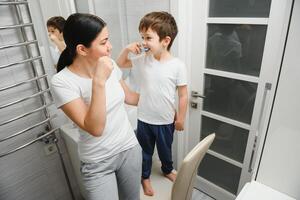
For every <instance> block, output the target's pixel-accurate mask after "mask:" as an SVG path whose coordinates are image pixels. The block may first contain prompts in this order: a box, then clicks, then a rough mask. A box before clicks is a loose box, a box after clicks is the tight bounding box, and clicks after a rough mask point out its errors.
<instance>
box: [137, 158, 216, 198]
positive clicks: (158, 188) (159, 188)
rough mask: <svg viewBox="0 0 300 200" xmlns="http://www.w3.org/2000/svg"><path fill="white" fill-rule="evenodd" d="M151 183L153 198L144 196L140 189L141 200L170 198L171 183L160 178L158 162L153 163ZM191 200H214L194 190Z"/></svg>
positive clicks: (162, 177)
mask: <svg viewBox="0 0 300 200" xmlns="http://www.w3.org/2000/svg"><path fill="white" fill-rule="evenodd" d="M151 183H152V187H153V189H154V192H155V193H154V196H152V197H149V196H145V195H144V193H143V189H142V188H141V200H169V199H170V196H171V188H172V182H171V181H169V180H168V179H166V178H165V177H164V176H162V174H161V171H160V162H159V161H154V162H153V167H152V174H151ZM192 199H193V200H214V199H212V198H211V197H209V196H207V195H205V194H203V193H202V192H200V191H199V190H196V189H194V192H193V197H192Z"/></svg>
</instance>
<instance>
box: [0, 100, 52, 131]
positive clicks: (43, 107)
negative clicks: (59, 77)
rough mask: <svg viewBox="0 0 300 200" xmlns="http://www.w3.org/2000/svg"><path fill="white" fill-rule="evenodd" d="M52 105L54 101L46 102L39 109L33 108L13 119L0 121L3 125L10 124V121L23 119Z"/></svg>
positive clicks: (0, 124)
mask: <svg viewBox="0 0 300 200" xmlns="http://www.w3.org/2000/svg"><path fill="white" fill-rule="evenodd" d="M51 105H53V103H50V104H46V105H44V106H42V107H39V108H37V109H35V110H32V111H30V112H27V113H24V114H22V115H19V116H17V117H14V118H12V119H9V120H7V121H4V122H1V123H0V126H3V125H5V124H8V123H11V122H13V121H16V120H18V119H21V118H23V117H26V116H28V115H31V114H33V113H36V112H39V111H41V110H44V109H46V108H47V107H49V106H51Z"/></svg>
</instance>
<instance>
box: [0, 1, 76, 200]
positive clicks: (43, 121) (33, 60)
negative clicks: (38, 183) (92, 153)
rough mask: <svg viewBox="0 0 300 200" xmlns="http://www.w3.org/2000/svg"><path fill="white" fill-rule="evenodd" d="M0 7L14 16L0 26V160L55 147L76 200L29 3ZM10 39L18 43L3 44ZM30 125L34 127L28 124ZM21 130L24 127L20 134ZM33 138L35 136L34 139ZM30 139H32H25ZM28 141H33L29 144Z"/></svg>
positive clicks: (8, 4)
mask: <svg viewBox="0 0 300 200" xmlns="http://www.w3.org/2000/svg"><path fill="white" fill-rule="evenodd" d="M0 7H2V8H3V7H5V9H10V10H12V12H10V13H13V14H12V15H11V16H5V17H7V19H8V18H11V20H6V21H11V24H5V25H2V24H1V25H0V56H1V57H0V79H2V81H0V113H1V115H0V159H1V158H2V157H6V156H9V155H11V154H13V153H15V152H17V151H20V150H22V149H24V148H26V147H28V146H30V145H32V144H34V143H36V142H39V141H48V142H49V141H50V142H53V143H55V145H56V148H57V150H58V154H59V158H60V162H61V164H62V168H63V171H64V175H65V178H66V181H67V184H68V189H69V191H70V194H71V197H72V199H73V200H74V199H75V197H74V194H73V191H72V188H71V184H70V181H69V178H68V176H67V173H66V167H65V164H64V160H63V158H62V155H61V152H60V149H59V146H58V143H57V142H58V138H57V137H56V135H55V133H58V128H53V125H52V124H51V120H52V119H53V118H55V117H56V115H50V114H49V113H50V112H49V107H50V106H52V105H53V98H52V96H51V92H50V88H49V84H48V81H47V74H46V72H45V68H44V65H43V61H42V56H41V53H40V50H39V47H38V41H37V37H36V34H35V30H34V25H33V22H32V19H31V15H30V10H29V6H28V2H27V1H25V0H22V1H0ZM0 12H1V11H0ZM2 17H3V16H1V18H2ZM11 35H15V38H17V41H14V40H15V39H12V40H9V39H8V40H7V41H6V40H5V41H3V40H4V39H3V38H10V36H11ZM2 36H5V37H2ZM16 52H20V56H19V55H18V53H17V55H16ZM2 57H3V58H4V59H2ZM4 61H6V62H5V63H4ZM19 72H20V73H19ZM21 73H23V74H21ZM12 74H13V76H12ZM19 75H20V76H19ZM9 77H12V78H9ZM13 77H14V78H13ZM18 77H19V78H20V79H24V77H25V79H24V80H19V78H18ZM7 83H8V84H7ZM5 84H7V85H5ZM23 94H24V95H23ZM15 113H17V115H16V116H14V114H15ZM7 116H9V117H8V118H7ZM33 116H34V117H33ZM25 122H26V123H25ZM29 122H33V123H31V124H29ZM28 124H29V125H28ZM20 127H22V128H21V130H19V129H20ZM33 130H35V131H33ZM37 130H38V131H37ZM37 132H38V133H37ZM33 134H35V135H34V136H32V135H33ZM29 135H30V137H26V136H29ZM28 138H30V140H29V141H28V140H27V139H28ZM11 156H13V155H11Z"/></svg>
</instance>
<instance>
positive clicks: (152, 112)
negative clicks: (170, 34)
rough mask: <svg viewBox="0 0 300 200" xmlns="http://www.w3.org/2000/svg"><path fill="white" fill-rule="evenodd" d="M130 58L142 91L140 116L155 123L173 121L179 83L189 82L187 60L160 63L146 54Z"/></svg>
mask: <svg viewBox="0 0 300 200" xmlns="http://www.w3.org/2000/svg"><path fill="white" fill-rule="evenodd" d="M131 61H132V65H133V68H132V73H133V75H134V76H135V79H136V81H137V84H138V85H139V89H138V91H139V93H140V99H139V103H138V119H139V120H141V121H143V122H146V123H149V124H155V125H163V124H171V123H173V122H174V116H175V108H176V107H175V98H176V90H177V86H184V85H187V80H186V67H185V64H184V63H183V62H182V61H180V60H179V59H178V58H172V59H170V60H168V61H165V62H162V63H161V62H159V61H157V60H156V59H155V58H154V57H153V55H146V54H145V55H143V56H138V57H134V58H131Z"/></svg>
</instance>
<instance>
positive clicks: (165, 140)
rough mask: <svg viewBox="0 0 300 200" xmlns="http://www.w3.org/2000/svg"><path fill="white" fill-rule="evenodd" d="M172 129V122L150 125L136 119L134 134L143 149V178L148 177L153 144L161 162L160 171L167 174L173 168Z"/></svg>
mask: <svg viewBox="0 0 300 200" xmlns="http://www.w3.org/2000/svg"><path fill="white" fill-rule="evenodd" d="M174 129H175V127H174V124H173V123H172V124H167V125H152V124H147V123H145V122H142V121H140V120H138V125H137V134H136V136H137V139H138V141H139V143H140V145H141V147H142V149H143V166H142V178H143V179H147V178H149V177H150V174H151V167H152V156H153V152H154V147H155V144H156V147H157V152H158V156H159V159H160V161H161V164H162V165H161V170H162V172H163V173H164V174H169V173H171V171H172V170H173V161H172V143H173V134H174Z"/></svg>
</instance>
